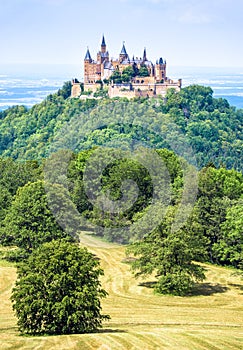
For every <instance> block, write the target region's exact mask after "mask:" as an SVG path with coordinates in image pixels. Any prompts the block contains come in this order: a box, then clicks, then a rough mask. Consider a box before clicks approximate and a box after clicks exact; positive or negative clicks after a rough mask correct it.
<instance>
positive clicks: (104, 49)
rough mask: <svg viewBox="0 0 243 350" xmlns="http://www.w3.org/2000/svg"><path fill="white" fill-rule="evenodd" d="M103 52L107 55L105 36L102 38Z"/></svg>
mask: <svg viewBox="0 0 243 350" xmlns="http://www.w3.org/2000/svg"><path fill="white" fill-rule="evenodd" d="M101 52H102V53H106V43H105V37H104V35H103V37H102V43H101Z"/></svg>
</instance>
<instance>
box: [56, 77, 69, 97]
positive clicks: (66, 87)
mask: <svg viewBox="0 0 243 350" xmlns="http://www.w3.org/2000/svg"><path fill="white" fill-rule="evenodd" d="M71 91H72V83H71V81H66V82H65V83H64V84H63V87H62V88H61V89H59V90H58V92H57V95H58V96H62V97H63V98H64V100H66V99H67V98H68V97H70V96H71Z"/></svg>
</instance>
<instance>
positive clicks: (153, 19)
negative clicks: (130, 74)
mask: <svg viewBox="0 0 243 350" xmlns="http://www.w3.org/2000/svg"><path fill="white" fill-rule="evenodd" d="M103 33H104V34H105V37H106V42H107V46H108V50H109V52H110V55H111V56H113V57H117V56H118V54H119V52H120V50H121V46H122V42H123V40H124V41H125V45H126V48H127V51H128V53H129V54H130V55H131V56H132V55H133V54H134V55H135V56H141V55H142V52H143V49H144V47H145V46H146V48H147V54H148V58H149V59H152V60H155V59H157V58H158V57H161V56H162V57H163V58H166V59H167V63H168V64H169V65H172V66H215V67H217V66H218V67H237V66H238V67H243V45H242V35H243V0H202V1H196V0H113V1H112V0H103V1H98V0H85V1H82V0H0V50H1V51H0V52H1V54H0V63H65V64H79V62H82V60H83V58H84V55H85V51H86V48H87V46H89V48H90V51H91V55H92V56H93V57H95V55H96V52H97V50H98V48H99V46H100V42H101V37H102V34H103Z"/></svg>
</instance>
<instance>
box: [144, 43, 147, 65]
mask: <svg viewBox="0 0 243 350" xmlns="http://www.w3.org/2000/svg"><path fill="white" fill-rule="evenodd" d="M146 61H147V53H146V47H145V48H144V51H143V62H146Z"/></svg>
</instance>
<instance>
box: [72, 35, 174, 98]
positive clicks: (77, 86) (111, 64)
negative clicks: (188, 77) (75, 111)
mask: <svg viewBox="0 0 243 350" xmlns="http://www.w3.org/2000/svg"><path fill="white" fill-rule="evenodd" d="M128 67H130V68H128ZM129 74H130V76H129ZM104 87H106V89H107V90H108V95H109V97H127V98H133V97H152V96H156V95H161V96H165V94H166V91H167V90H168V89H169V88H174V89H176V90H177V91H178V90H180V88H181V79H179V80H178V81H176V82H175V81H173V80H171V79H169V78H168V77H167V76H166V61H165V60H163V58H162V57H161V58H159V60H157V61H156V63H155V64H154V63H153V62H151V61H149V60H148V59H147V52H146V49H144V52H143V57H142V58H138V57H134V56H133V57H132V58H130V57H129V55H128V53H127V51H126V48H125V44H124V42H123V46H122V49H121V52H120V55H119V58H117V59H112V58H110V55H109V52H108V51H107V47H106V42H105V37H104V35H103V38H102V42H101V49H100V51H99V52H98V53H97V59H96V61H95V60H93V59H92V57H91V54H90V51H89V48H88V49H87V52H86V55H85V58H84V82H83V83H80V82H79V81H78V80H77V79H73V80H72V95H71V96H72V97H81V98H82V97H83V98H87V94H91V95H92V94H93V93H95V92H97V91H99V90H100V89H102V88H104ZM82 93H83V95H82Z"/></svg>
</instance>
